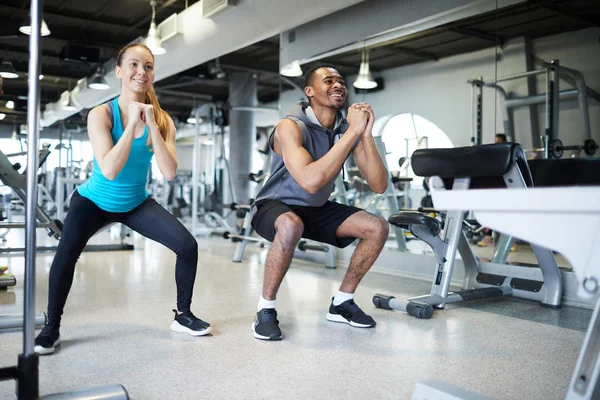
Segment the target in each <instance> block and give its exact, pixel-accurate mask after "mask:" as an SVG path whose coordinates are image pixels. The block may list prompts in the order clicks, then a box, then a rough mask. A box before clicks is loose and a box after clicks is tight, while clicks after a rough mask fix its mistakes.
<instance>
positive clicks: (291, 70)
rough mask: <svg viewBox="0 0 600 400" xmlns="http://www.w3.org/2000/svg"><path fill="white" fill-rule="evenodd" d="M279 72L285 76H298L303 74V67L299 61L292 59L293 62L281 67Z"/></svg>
mask: <svg viewBox="0 0 600 400" xmlns="http://www.w3.org/2000/svg"><path fill="white" fill-rule="evenodd" d="M279 73H280V74H281V75H283V76H289V77H292V78H293V77H297V76H302V68H301V67H300V63H299V62H298V61H292V63H291V64H288V65H286V66H283V67H281V69H280V70H279Z"/></svg>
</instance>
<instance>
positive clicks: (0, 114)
mask: <svg viewBox="0 0 600 400" xmlns="http://www.w3.org/2000/svg"><path fill="white" fill-rule="evenodd" d="M4 118H6V114H4V113H0V121H2V120H3V119H4Z"/></svg>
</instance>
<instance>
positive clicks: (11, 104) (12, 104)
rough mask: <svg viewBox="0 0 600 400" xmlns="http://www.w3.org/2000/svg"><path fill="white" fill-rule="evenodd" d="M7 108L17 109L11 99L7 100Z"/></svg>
mask: <svg viewBox="0 0 600 400" xmlns="http://www.w3.org/2000/svg"><path fill="white" fill-rule="evenodd" d="M6 108H10V109H11V110H14V109H15V102H14V101H12V100H9V101H7V102H6Z"/></svg>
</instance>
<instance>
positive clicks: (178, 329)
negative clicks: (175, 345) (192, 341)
mask: <svg viewBox="0 0 600 400" xmlns="http://www.w3.org/2000/svg"><path fill="white" fill-rule="evenodd" d="M171 330H172V331H174V332H181V333H187V334H189V335H192V336H204V335H208V334H209V333H211V332H212V326H209V327H208V328H206V329H204V330H202V331H193V330H191V329H190V328H188V327H185V326H182V325H180V324H179V323H178V322H177V321H173V322H171Z"/></svg>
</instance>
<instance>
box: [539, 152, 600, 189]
mask: <svg viewBox="0 0 600 400" xmlns="http://www.w3.org/2000/svg"><path fill="white" fill-rule="evenodd" d="M528 163H529V169H530V170H531V175H532V176H533V183H534V185H535V186H536V187H548V186H589V185H592V186H597V185H600V158H565V159H559V160H530V161H528Z"/></svg>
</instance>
